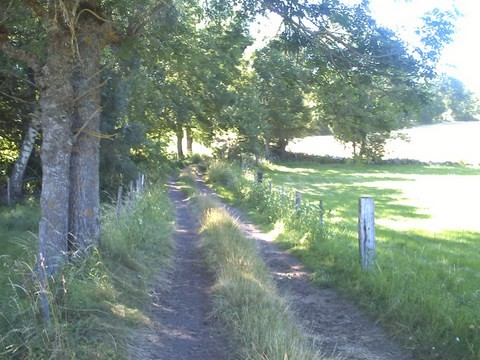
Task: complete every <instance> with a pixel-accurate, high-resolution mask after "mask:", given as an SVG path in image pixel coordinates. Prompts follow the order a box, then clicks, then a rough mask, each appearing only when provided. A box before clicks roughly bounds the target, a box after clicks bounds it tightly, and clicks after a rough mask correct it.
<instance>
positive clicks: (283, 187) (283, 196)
mask: <svg viewBox="0 0 480 360" xmlns="http://www.w3.org/2000/svg"><path fill="white" fill-rule="evenodd" d="M282 200H285V184H282Z"/></svg>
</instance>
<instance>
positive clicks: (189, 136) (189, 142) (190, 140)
mask: <svg viewBox="0 0 480 360" xmlns="http://www.w3.org/2000/svg"><path fill="white" fill-rule="evenodd" d="M186 134H187V153H188V154H189V155H192V154H193V130H192V128H191V127H190V126H187V128H186Z"/></svg>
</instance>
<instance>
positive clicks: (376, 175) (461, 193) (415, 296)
mask: <svg viewBox="0 0 480 360" xmlns="http://www.w3.org/2000/svg"><path fill="white" fill-rule="evenodd" d="M262 171H263V172H264V177H265V181H264V183H265V184H269V183H270V181H271V183H272V189H273V190H272V191H273V192H280V191H281V187H282V185H283V186H284V187H285V189H286V193H287V196H291V194H292V193H293V191H300V192H301V193H302V199H303V202H304V205H305V206H309V208H310V209H312V208H315V207H316V206H318V205H317V204H318V202H319V200H323V204H324V208H325V214H324V225H323V230H322V231H323V233H322V232H320V234H322V235H319V232H318V231H317V230H315V229H309V230H305V229H302V230H298V229H297V230H296V229H295V226H293V225H292V226H289V225H288V222H289V221H290V220H289V219H283V220H278V221H277V224H276V227H277V228H282V227H283V228H284V229H285V230H284V231H283V233H282V234H281V235H280V236H279V238H278V241H279V242H280V243H282V244H283V245H284V246H285V247H287V248H289V249H290V250H291V251H292V252H295V253H296V254H297V255H298V256H300V257H301V258H302V259H303V261H304V262H305V263H306V264H307V265H308V266H309V267H310V268H311V269H312V271H313V272H314V280H315V281H316V282H317V284H318V285H319V286H326V287H335V288H338V289H340V290H341V291H344V292H345V294H347V295H348V296H351V297H353V298H354V299H355V300H356V301H357V302H358V303H359V304H361V305H362V306H363V307H364V308H365V309H367V310H368V311H369V312H370V313H371V314H372V315H373V316H374V317H375V318H376V319H378V321H380V322H381V323H383V324H384V325H385V326H387V327H388V328H389V329H390V330H391V332H392V334H393V335H395V336H397V337H398V338H400V339H401V340H402V341H403V342H404V344H405V346H406V347H407V348H408V349H410V350H412V351H413V353H414V354H415V355H416V357H417V358H419V359H478V358H480V332H479V331H480V330H479V328H478V327H479V326H480V311H479V310H480V286H479V277H480V261H479V257H480V241H479V240H480V222H478V220H477V218H478V215H477V214H476V211H475V208H476V204H477V203H479V200H480V192H479V191H478V184H480V169H479V168H469V167H462V166H458V167H456V166H420V165H355V164H319V163H315V162H288V163H283V164H281V165H280V164H277V165H272V164H269V165H266V166H265V167H264V168H263V169H262ZM265 188H266V189H268V186H265ZM266 191H268V190H266ZM364 196H368V197H373V198H374V199H375V210H376V238H377V249H376V250H377V252H376V266H375V271H371V272H365V271H362V270H361V269H360V265H359V255H358V245H357V243H358V240H357V226H358V225H357V224H358V220H357V216H358V215H357V212H358V199H359V197H364ZM263 197H264V198H268V196H265V195H264V196H263ZM277 198H278V196H277ZM292 201H293V199H292ZM307 202H308V203H309V204H306V203H307ZM247 206H250V207H251V208H252V207H256V208H258V201H257V203H256V204H255V201H254V204H253V205H252V204H247ZM269 206H272V205H269ZM260 216H262V214H259V217H260ZM295 221H296V222H297V223H298V222H299V220H298V219H297V220H295ZM282 223H284V224H282ZM285 224H286V225H285ZM318 226H319V225H318Z"/></svg>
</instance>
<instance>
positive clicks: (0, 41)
mask: <svg viewBox="0 0 480 360" xmlns="http://www.w3.org/2000/svg"><path fill="white" fill-rule="evenodd" d="M0 31H1V29H0ZM2 35H4V34H2V33H0V51H2V52H3V53H4V54H5V55H6V56H7V57H9V58H11V59H14V60H19V61H22V62H24V63H25V64H27V66H28V67H30V68H31V69H32V70H33V72H34V73H35V74H36V75H38V74H40V71H41V70H42V66H43V64H42V62H41V61H40V58H38V57H37V56H36V55H34V54H31V53H28V52H26V51H23V50H21V49H18V48H16V47H15V46H13V45H12V44H11V43H10V42H9V39H8V36H6V35H5V36H2Z"/></svg>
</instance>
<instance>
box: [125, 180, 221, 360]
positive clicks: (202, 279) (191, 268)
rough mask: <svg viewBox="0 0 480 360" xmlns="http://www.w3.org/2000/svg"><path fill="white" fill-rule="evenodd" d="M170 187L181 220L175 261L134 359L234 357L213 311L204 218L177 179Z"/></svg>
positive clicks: (160, 286) (153, 305)
mask: <svg viewBox="0 0 480 360" xmlns="http://www.w3.org/2000/svg"><path fill="white" fill-rule="evenodd" d="M168 192H169V196H170V199H171V201H172V203H173V206H174V207H175V219H176V221H175V233H174V244H175V250H174V257H173V264H172V268H171V269H170V271H169V272H168V274H167V279H165V280H163V279H162V280H161V281H160V282H159V284H158V288H156V289H154V290H153V295H152V300H151V304H150V318H151V319H152V320H153V325H152V326H151V329H149V330H145V331H144V332H143V333H142V334H139V338H140V340H139V341H138V340H137V341H136V343H135V348H134V349H133V351H131V353H132V359H152V360H153V359H160V360H225V359H228V358H229V356H230V353H229V349H230V347H229V345H228V341H227V337H226V336H225V335H224V333H223V331H222V329H221V327H220V325H219V324H218V322H215V320H214V319H211V318H210V316H209V315H210V313H211V311H212V302H211V296H210V290H211V288H212V285H213V278H212V275H211V274H210V273H209V272H208V269H207V266H206V264H205V263H204V261H203V258H202V256H201V253H200V251H199V249H198V244H199V240H200V237H199V232H198V230H199V221H198V219H197V218H196V217H195V215H194V214H193V213H192V211H191V209H190V208H189V200H188V199H186V196H185V194H184V193H183V192H182V191H181V189H180V188H179V187H178V185H177V184H176V183H175V182H174V181H170V182H169V183H168ZM165 281H166V282H167V286H165V284H164V282H165Z"/></svg>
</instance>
